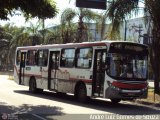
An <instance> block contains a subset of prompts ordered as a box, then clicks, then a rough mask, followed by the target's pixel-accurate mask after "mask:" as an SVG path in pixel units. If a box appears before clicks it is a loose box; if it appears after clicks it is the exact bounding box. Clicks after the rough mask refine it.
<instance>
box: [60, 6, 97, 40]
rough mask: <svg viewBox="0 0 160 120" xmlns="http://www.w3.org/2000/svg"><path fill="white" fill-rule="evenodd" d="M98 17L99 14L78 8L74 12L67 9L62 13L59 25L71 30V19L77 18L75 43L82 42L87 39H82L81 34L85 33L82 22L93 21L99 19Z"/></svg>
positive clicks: (84, 26)
mask: <svg viewBox="0 0 160 120" xmlns="http://www.w3.org/2000/svg"><path fill="white" fill-rule="evenodd" d="M99 16H100V15H99V14H97V13H95V12H93V11H91V10H89V9H86V8H79V9H76V10H75V9H71V8H67V9H65V10H64V11H63V12H62V15H61V23H62V25H63V26H65V25H68V27H69V28H71V23H72V22H73V19H74V18H78V28H77V41H75V42H82V41H84V40H86V39H87V38H85V37H84V34H83V33H86V30H87V27H86V25H85V23H84V22H85V21H87V22H89V21H95V20H96V19H98V18H99Z"/></svg>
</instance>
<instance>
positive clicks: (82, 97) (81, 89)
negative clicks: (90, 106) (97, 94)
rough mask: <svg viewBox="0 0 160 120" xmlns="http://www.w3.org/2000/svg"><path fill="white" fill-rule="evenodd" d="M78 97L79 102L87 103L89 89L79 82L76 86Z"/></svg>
mask: <svg viewBox="0 0 160 120" xmlns="http://www.w3.org/2000/svg"><path fill="white" fill-rule="evenodd" d="M76 90H77V91H76V95H75V96H76V98H77V100H78V101H79V102H82V103H85V102H86V101H87V91H86V87H85V85H84V84H79V85H78V86H77V88H76Z"/></svg>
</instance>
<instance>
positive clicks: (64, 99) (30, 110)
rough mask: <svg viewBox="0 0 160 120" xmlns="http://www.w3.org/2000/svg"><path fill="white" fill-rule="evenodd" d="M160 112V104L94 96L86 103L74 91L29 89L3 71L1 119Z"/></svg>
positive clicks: (65, 118) (89, 119)
mask: <svg viewBox="0 0 160 120" xmlns="http://www.w3.org/2000/svg"><path fill="white" fill-rule="evenodd" d="M159 114H160V108H156V107H153V106H144V105H140V104H136V103H132V102H128V101H122V102H120V104H118V105H113V104H112V103H111V102H110V101H109V100H101V99H91V100H89V102H88V103H87V104H83V103H79V102H77V101H75V100H74V97H73V95H58V94H56V93H54V92H49V91H44V92H43V93H41V94H33V93H30V92H29V91H28V87H26V86H21V85H17V84H16V83H15V82H14V81H13V80H8V76H7V75H0V119H1V118H3V119H5V118H8V119H29V120H30V119H31V120H52V119H62V120H71V118H72V120H74V119H76V120H79V119H80V120H85V119H86V120H92V119H100V120H101V119H108V118H110V119H112V118H114V117H115V116H116V118H117V115H118V118H120V119H121V117H125V116H129V117H130V115H132V116H133V118H128V119H135V117H137V115H138V118H136V119H142V117H143V119H144V118H147V119H148V118H149V117H150V118H151V119H152V118H154V119H160V117H159V116H156V115H159ZM94 115H95V116H94ZM110 115H111V116H110ZM120 115H122V116H120ZM123 115H124V116H123ZM132 116H131V117H132ZM123 119H124V118H123Z"/></svg>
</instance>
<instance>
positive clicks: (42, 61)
mask: <svg viewBox="0 0 160 120" xmlns="http://www.w3.org/2000/svg"><path fill="white" fill-rule="evenodd" d="M37 56H38V60H37V61H38V66H47V64H48V50H39V51H38V55H37Z"/></svg>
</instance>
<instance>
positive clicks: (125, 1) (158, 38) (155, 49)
mask: <svg viewBox="0 0 160 120" xmlns="http://www.w3.org/2000/svg"><path fill="white" fill-rule="evenodd" d="M139 2H142V3H143V4H144V5H145V7H144V11H145V13H149V17H150V19H151V22H152V27H153V29H152V41H151V43H150V45H149V52H150V59H151V65H152V68H153V71H154V76H155V92H156V93H159V94H160V86H159V84H160V64H159V61H160V55H159V51H160V22H159V21H160V14H159V11H160V1H159V0H113V1H112V2H111V4H110V6H109V9H108V16H109V18H110V19H111V20H112V23H113V29H112V31H116V30H117V28H118V27H119V24H120V22H122V21H124V20H125V18H126V17H128V16H131V15H133V13H136V14H137V13H138V8H139V6H138V3H139Z"/></svg>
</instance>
